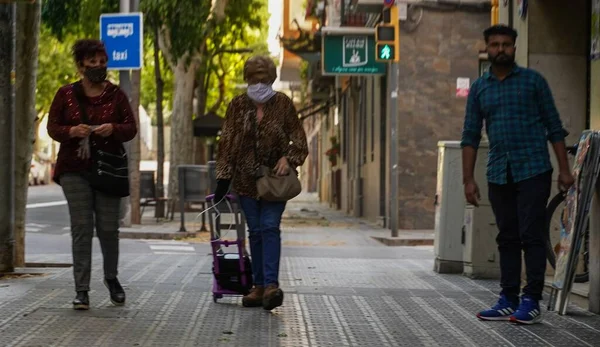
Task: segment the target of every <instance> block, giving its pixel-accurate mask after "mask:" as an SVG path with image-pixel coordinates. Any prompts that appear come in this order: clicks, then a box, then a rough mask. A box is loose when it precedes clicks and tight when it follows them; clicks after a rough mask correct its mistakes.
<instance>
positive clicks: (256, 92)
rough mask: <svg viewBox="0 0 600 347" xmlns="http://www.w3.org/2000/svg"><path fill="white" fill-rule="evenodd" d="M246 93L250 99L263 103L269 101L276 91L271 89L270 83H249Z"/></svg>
mask: <svg viewBox="0 0 600 347" xmlns="http://www.w3.org/2000/svg"><path fill="white" fill-rule="evenodd" d="M246 93H247V94H248V97H250V99H252V100H253V101H254V102H257V103H259V104H264V103H265V102H267V101H269V99H271V98H272V97H273V96H274V95H275V94H277V92H276V91H274V90H273V87H272V84H264V83H257V84H251V85H249V86H248V90H247V91H246Z"/></svg>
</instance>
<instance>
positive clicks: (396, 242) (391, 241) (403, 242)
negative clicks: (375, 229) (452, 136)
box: [371, 236, 433, 247]
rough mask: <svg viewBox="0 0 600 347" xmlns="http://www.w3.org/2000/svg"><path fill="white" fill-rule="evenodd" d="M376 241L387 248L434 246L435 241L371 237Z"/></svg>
mask: <svg viewBox="0 0 600 347" xmlns="http://www.w3.org/2000/svg"><path fill="white" fill-rule="evenodd" d="M371 238H373V239H374V240H376V241H379V242H381V243H383V244H384V245H386V246H392V247H395V246H433V239H408V238H400V237H398V238H395V237H379V236H371Z"/></svg>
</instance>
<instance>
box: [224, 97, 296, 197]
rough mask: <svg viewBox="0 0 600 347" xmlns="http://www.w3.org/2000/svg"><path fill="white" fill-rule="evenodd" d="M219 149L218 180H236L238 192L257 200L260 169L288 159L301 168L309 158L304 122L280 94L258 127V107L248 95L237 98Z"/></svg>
mask: <svg viewBox="0 0 600 347" xmlns="http://www.w3.org/2000/svg"><path fill="white" fill-rule="evenodd" d="M257 134H258V136H257ZM255 144H256V146H255ZM218 147H219V148H218V152H217V153H218V154H217V167H216V171H217V172H216V175H217V179H227V180H233V190H234V191H235V192H237V193H238V194H239V195H242V196H248V197H254V198H255V199H256V198H258V193H257V191H256V178H255V172H256V169H257V168H258V166H260V165H266V166H268V167H272V168H274V167H275V165H276V164H277V161H278V160H279V159H280V158H281V157H283V156H285V157H286V158H287V160H288V162H289V163H290V166H291V167H292V168H297V167H298V166H301V165H302V164H304V160H305V159H306V157H307V156H308V145H307V143H306V133H305V132H304V128H303V127H302V121H301V120H300V119H299V118H298V113H297V112H296V108H295V107H294V104H293V102H292V100H291V99H290V98H289V97H288V96H287V95H285V94H283V93H280V92H278V93H277V94H275V96H273V97H272V98H271V99H269V101H267V102H266V103H265V105H264V115H263V118H262V119H261V121H260V122H258V124H257V123H256V106H255V105H254V103H253V101H252V100H251V99H250V98H249V97H248V95H247V94H246V93H244V94H241V95H238V96H236V97H235V98H233V100H231V102H230V103H229V106H228V107H227V113H226V116H225V123H224V124H223V129H222V134H221V139H220V140H219V143H218ZM255 152H256V155H255Z"/></svg>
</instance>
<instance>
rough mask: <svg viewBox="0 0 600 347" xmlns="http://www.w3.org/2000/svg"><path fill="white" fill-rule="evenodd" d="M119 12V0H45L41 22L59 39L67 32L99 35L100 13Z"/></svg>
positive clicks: (89, 35)
mask: <svg viewBox="0 0 600 347" xmlns="http://www.w3.org/2000/svg"><path fill="white" fill-rule="evenodd" d="M114 12H119V0H68V1H67V0H45V1H44V2H43V3H42V22H43V23H44V25H45V26H46V27H47V28H48V29H49V30H50V32H51V33H52V34H53V35H54V36H55V37H56V38H57V39H59V40H60V41H62V40H63V38H64V37H65V35H68V34H69V33H78V34H83V35H81V36H82V37H99V36H100V32H99V30H100V29H99V26H98V21H99V17H100V14H102V13H114Z"/></svg>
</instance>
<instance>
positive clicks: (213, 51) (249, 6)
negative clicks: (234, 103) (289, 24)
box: [194, 0, 269, 164]
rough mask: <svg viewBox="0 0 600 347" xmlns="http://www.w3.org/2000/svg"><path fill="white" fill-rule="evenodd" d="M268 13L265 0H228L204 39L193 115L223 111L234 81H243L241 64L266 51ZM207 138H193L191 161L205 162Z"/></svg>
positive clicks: (234, 89) (236, 84)
mask: <svg viewBox="0 0 600 347" xmlns="http://www.w3.org/2000/svg"><path fill="white" fill-rule="evenodd" d="M268 18H269V13H268V11H267V1H266V0H245V1H241V0H230V1H229V3H228V6H227V7H226V8H225V19H224V20H223V21H222V22H220V23H219V24H218V25H217V26H216V28H215V30H213V32H212V33H211V35H210V36H209V37H208V38H207V39H206V50H205V52H204V53H205V57H204V59H203V60H202V62H203V64H202V65H200V67H199V69H198V75H197V80H196V101H197V102H196V110H195V116H196V117H202V116H203V115H205V114H207V113H215V114H220V115H224V114H225V109H226V106H227V103H226V101H227V100H230V99H231V98H232V97H233V96H234V95H235V94H236V93H239V90H238V89H237V88H238V87H237V86H238V85H240V84H242V83H243V79H242V75H243V73H242V72H243V64H244V61H245V58H247V56H248V55H249V54H267V53H268V48H267V44H266V41H267V31H268V26H267V25H265V23H267V22H268ZM206 144H207V139H205V138H202V137H199V138H195V139H194V163H195V164H205V163H206V154H207V152H206Z"/></svg>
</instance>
